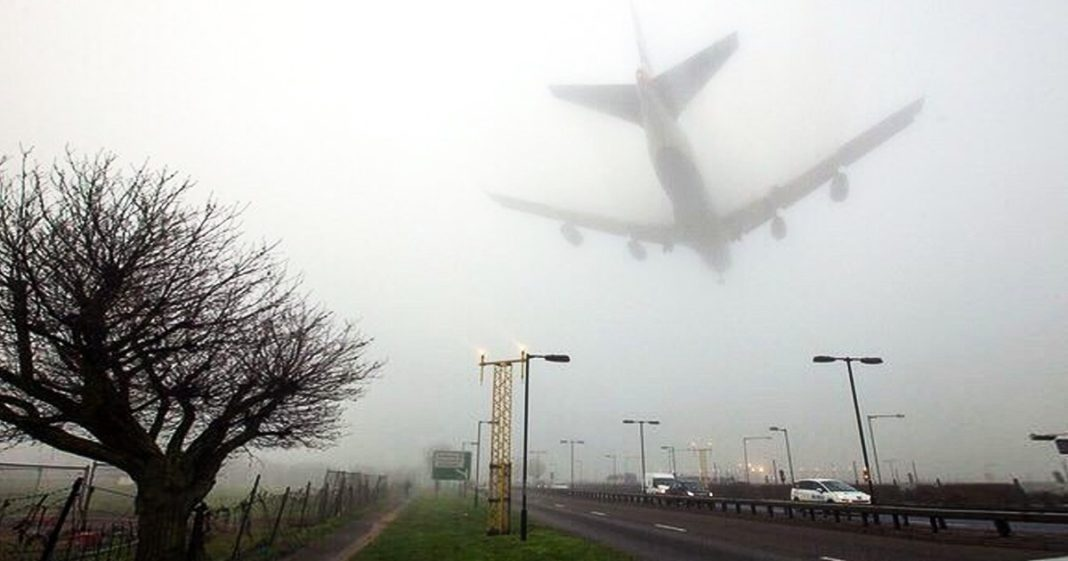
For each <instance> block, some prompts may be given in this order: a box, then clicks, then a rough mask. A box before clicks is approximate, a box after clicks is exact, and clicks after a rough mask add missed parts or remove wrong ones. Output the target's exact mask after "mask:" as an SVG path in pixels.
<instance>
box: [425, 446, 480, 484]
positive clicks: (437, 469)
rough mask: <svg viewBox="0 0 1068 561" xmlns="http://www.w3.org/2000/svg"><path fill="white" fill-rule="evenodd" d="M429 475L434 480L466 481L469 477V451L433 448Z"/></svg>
mask: <svg viewBox="0 0 1068 561" xmlns="http://www.w3.org/2000/svg"><path fill="white" fill-rule="evenodd" d="M431 477H432V478H433V479H434V480H435V481H467V480H468V479H470V477H471V452H457V451H455V450H435V451H434V455H433V461H432V473H431Z"/></svg>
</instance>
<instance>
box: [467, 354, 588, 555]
mask: <svg viewBox="0 0 1068 561" xmlns="http://www.w3.org/2000/svg"><path fill="white" fill-rule="evenodd" d="M531 359H541V360H544V361H547V362H571V357H570V356H568V355H565V354H533V353H528V352H526V351H525V350H524V351H522V352H521V353H520V356H519V358H515V359H509V360H496V361H487V360H486V355H485V354H484V353H483V354H482V355H481V357H480V358H479V362H478V366H479V379H481V378H482V375H483V371H484V370H485V368H486V366H493V411H492V413H493V421H494V422H495V423H496V424H495V425H493V431H492V432H491V433H490V434H491V436H492V440H491V443H490V477H489V486H490V487H489V498H488V499H487V500H488V501H489V503H490V504H489V517H488V518H489V519H488V528H487V529H486V533H487V534H489V535H491V536H493V535H499V534H508V533H511V529H512V525H511V506H512V365H514V364H516V363H519V364H522V365H523V380H524V382H523V479H522V487H521V489H522V506H521V508H520V511H519V539H520V540H522V541H526V539H527V436H528V434H529V429H530V361H531Z"/></svg>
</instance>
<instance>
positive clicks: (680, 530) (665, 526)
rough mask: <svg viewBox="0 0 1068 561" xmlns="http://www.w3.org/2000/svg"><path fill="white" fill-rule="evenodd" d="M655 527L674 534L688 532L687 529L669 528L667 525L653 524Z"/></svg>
mask: <svg viewBox="0 0 1068 561" xmlns="http://www.w3.org/2000/svg"><path fill="white" fill-rule="evenodd" d="M653 526H656V527H657V528H660V529H662V530H671V531H672V532H683V533H685V532H686V528H679V527H678V526H668V525H667V524H653Z"/></svg>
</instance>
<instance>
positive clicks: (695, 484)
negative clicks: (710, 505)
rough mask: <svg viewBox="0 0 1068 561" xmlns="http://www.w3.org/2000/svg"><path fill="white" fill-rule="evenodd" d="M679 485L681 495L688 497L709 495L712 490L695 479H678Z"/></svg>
mask: <svg viewBox="0 0 1068 561" xmlns="http://www.w3.org/2000/svg"><path fill="white" fill-rule="evenodd" d="M678 486H679V487H681V493H680V494H682V495H686V496H689V497H711V496H712V491H709V490H708V489H706V488H705V486H704V485H702V484H701V482H700V481H698V480H695V479H682V478H680V479H679V485H678Z"/></svg>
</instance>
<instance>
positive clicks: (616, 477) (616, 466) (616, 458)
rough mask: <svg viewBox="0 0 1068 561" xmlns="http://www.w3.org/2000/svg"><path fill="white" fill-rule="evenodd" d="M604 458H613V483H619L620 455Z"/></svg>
mask: <svg viewBox="0 0 1068 561" xmlns="http://www.w3.org/2000/svg"><path fill="white" fill-rule="evenodd" d="M604 457H606V458H612V482H613V483H618V482H619V454H605V455H604Z"/></svg>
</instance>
